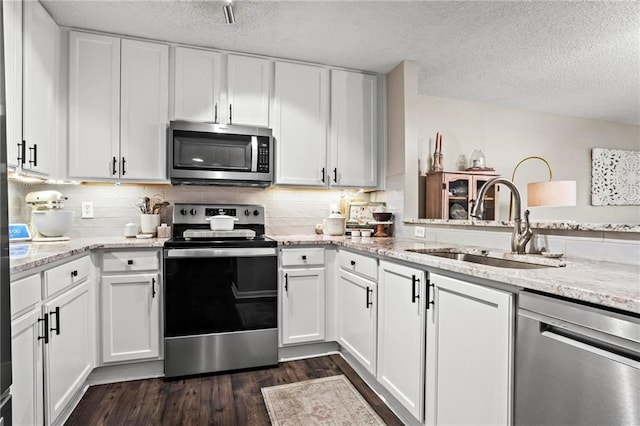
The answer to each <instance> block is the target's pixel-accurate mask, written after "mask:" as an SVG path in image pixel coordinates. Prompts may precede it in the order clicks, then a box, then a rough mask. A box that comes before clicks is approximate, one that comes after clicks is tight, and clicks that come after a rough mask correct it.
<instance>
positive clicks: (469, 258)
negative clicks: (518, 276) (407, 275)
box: [406, 249, 564, 269]
mask: <svg viewBox="0 0 640 426" xmlns="http://www.w3.org/2000/svg"><path fill="white" fill-rule="evenodd" d="M406 251H409V252H413V253H420V254H426V255H428V256H436V257H444V258H446V259H454V260H460V261H463V262H471V263H478V264H480V265H487V266H494V267H496V268H512V269H542V268H554V267H560V266H564V264H563V263H557V264H541V263H533V262H527V261H521V260H511V259H504V258H501V257H493V256H488V255H484V254H474V253H467V252H461V251H433V250H429V249H407V250H406Z"/></svg>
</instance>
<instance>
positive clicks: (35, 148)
mask: <svg viewBox="0 0 640 426" xmlns="http://www.w3.org/2000/svg"><path fill="white" fill-rule="evenodd" d="M32 152H33V160H29V164H32V165H33V166H34V167H38V144H35V143H34V144H33V147H31V148H29V156H30V157H31V153H32Z"/></svg>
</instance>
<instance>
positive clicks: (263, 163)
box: [258, 138, 269, 173]
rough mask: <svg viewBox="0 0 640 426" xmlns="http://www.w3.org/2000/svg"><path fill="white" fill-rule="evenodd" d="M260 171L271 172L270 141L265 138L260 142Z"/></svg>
mask: <svg viewBox="0 0 640 426" xmlns="http://www.w3.org/2000/svg"><path fill="white" fill-rule="evenodd" d="M258 171H259V172H265V173H268V172H269V140H268V139H266V140H265V139H264V138H260V139H259V140H258Z"/></svg>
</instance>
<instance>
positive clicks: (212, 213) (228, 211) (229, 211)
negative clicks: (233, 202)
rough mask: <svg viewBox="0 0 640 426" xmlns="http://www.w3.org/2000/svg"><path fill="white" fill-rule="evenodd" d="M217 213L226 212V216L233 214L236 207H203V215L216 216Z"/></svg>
mask: <svg viewBox="0 0 640 426" xmlns="http://www.w3.org/2000/svg"><path fill="white" fill-rule="evenodd" d="M219 214H226V215H227V216H235V215H236V209H204V215H205V217H209V216H217V215H219Z"/></svg>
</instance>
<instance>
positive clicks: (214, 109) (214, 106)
mask: <svg viewBox="0 0 640 426" xmlns="http://www.w3.org/2000/svg"><path fill="white" fill-rule="evenodd" d="M213 123H214V124H218V103H217V102H214V104H213Z"/></svg>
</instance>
